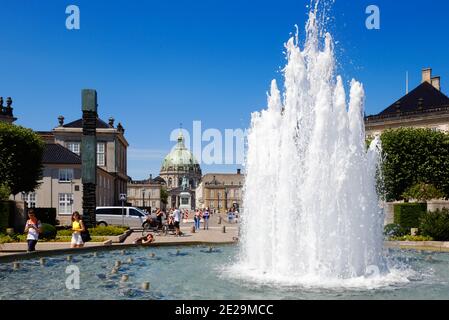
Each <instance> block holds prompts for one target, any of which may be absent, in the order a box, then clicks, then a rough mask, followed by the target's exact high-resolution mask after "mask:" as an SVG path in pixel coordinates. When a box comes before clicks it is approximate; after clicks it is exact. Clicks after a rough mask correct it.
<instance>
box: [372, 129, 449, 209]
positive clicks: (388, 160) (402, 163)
mask: <svg viewBox="0 0 449 320" xmlns="http://www.w3.org/2000/svg"><path fill="white" fill-rule="evenodd" d="M381 140H382V153H383V159H384V161H383V163H382V178H383V184H384V190H385V193H386V199H387V201H394V200H403V198H404V197H403V195H404V192H405V191H407V189H409V188H410V187H412V186H414V185H416V184H418V183H425V184H431V185H433V186H435V187H436V188H437V189H438V190H440V191H441V192H442V193H443V195H444V197H445V198H449V135H447V134H445V133H443V132H440V131H433V130H431V129H415V128H402V129H396V130H388V131H385V132H384V133H383V134H382V136H381Z"/></svg>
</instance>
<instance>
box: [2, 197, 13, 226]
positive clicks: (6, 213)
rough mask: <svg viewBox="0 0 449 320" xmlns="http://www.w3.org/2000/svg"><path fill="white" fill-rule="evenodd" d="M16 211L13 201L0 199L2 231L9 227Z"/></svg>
mask: <svg viewBox="0 0 449 320" xmlns="http://www.w3.org/2000/svg"><path fill="white" fill-rule="evenodd" d="M13 212H14V206H13V202H11V201H0V231H4V230H5V229H6V228H8V227H9V221H10V218H11V216H12V214H13Z"/></svg>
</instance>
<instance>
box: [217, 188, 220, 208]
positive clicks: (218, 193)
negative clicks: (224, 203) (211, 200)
mask: <svg viewBox="0 0 449 320" xmlns="http://www.w3.org/2000/svg"><path fill="white" fill-rule="evenodd" d="M217 196H218V213H220V191H217Z"/></svg>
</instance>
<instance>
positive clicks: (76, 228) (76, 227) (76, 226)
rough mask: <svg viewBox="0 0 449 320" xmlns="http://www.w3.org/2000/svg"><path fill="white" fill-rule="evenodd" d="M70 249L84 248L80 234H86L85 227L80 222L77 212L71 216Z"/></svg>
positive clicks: (81, 221)
mask: <svg viewBox="0 0 449 320" xmlns="http://www.w3.org/2000/svg"><path fill="white" fill-rule="evenodd" d="M72 231H73V233H72V243H71V247H72V248H82V247H84V241H83V237H82V233H85V232H86V227H85V226H84V222H83V220H81V215H80V214H79V212H78V211H75V212H74V213H73V214H72Z"/></svg>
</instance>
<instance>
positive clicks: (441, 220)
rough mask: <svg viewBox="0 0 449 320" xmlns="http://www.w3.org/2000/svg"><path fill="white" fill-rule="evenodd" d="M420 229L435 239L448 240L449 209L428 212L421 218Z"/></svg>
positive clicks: (422, 232)
mask: <svg viewBox="0 0 449 320" xmlns="http://www.w3.org/2000/svg"><path fill="white" fill-rule="evenodd" d="M420 231H421V234H423V235H426V236H429V237H432V238H434V239H435V240H436V241H449V210H448V209H443V210H437V211H435V212H428V213H427V214H426V215H424V216H423V217H422V218H421V224H420Z"/></svg>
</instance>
